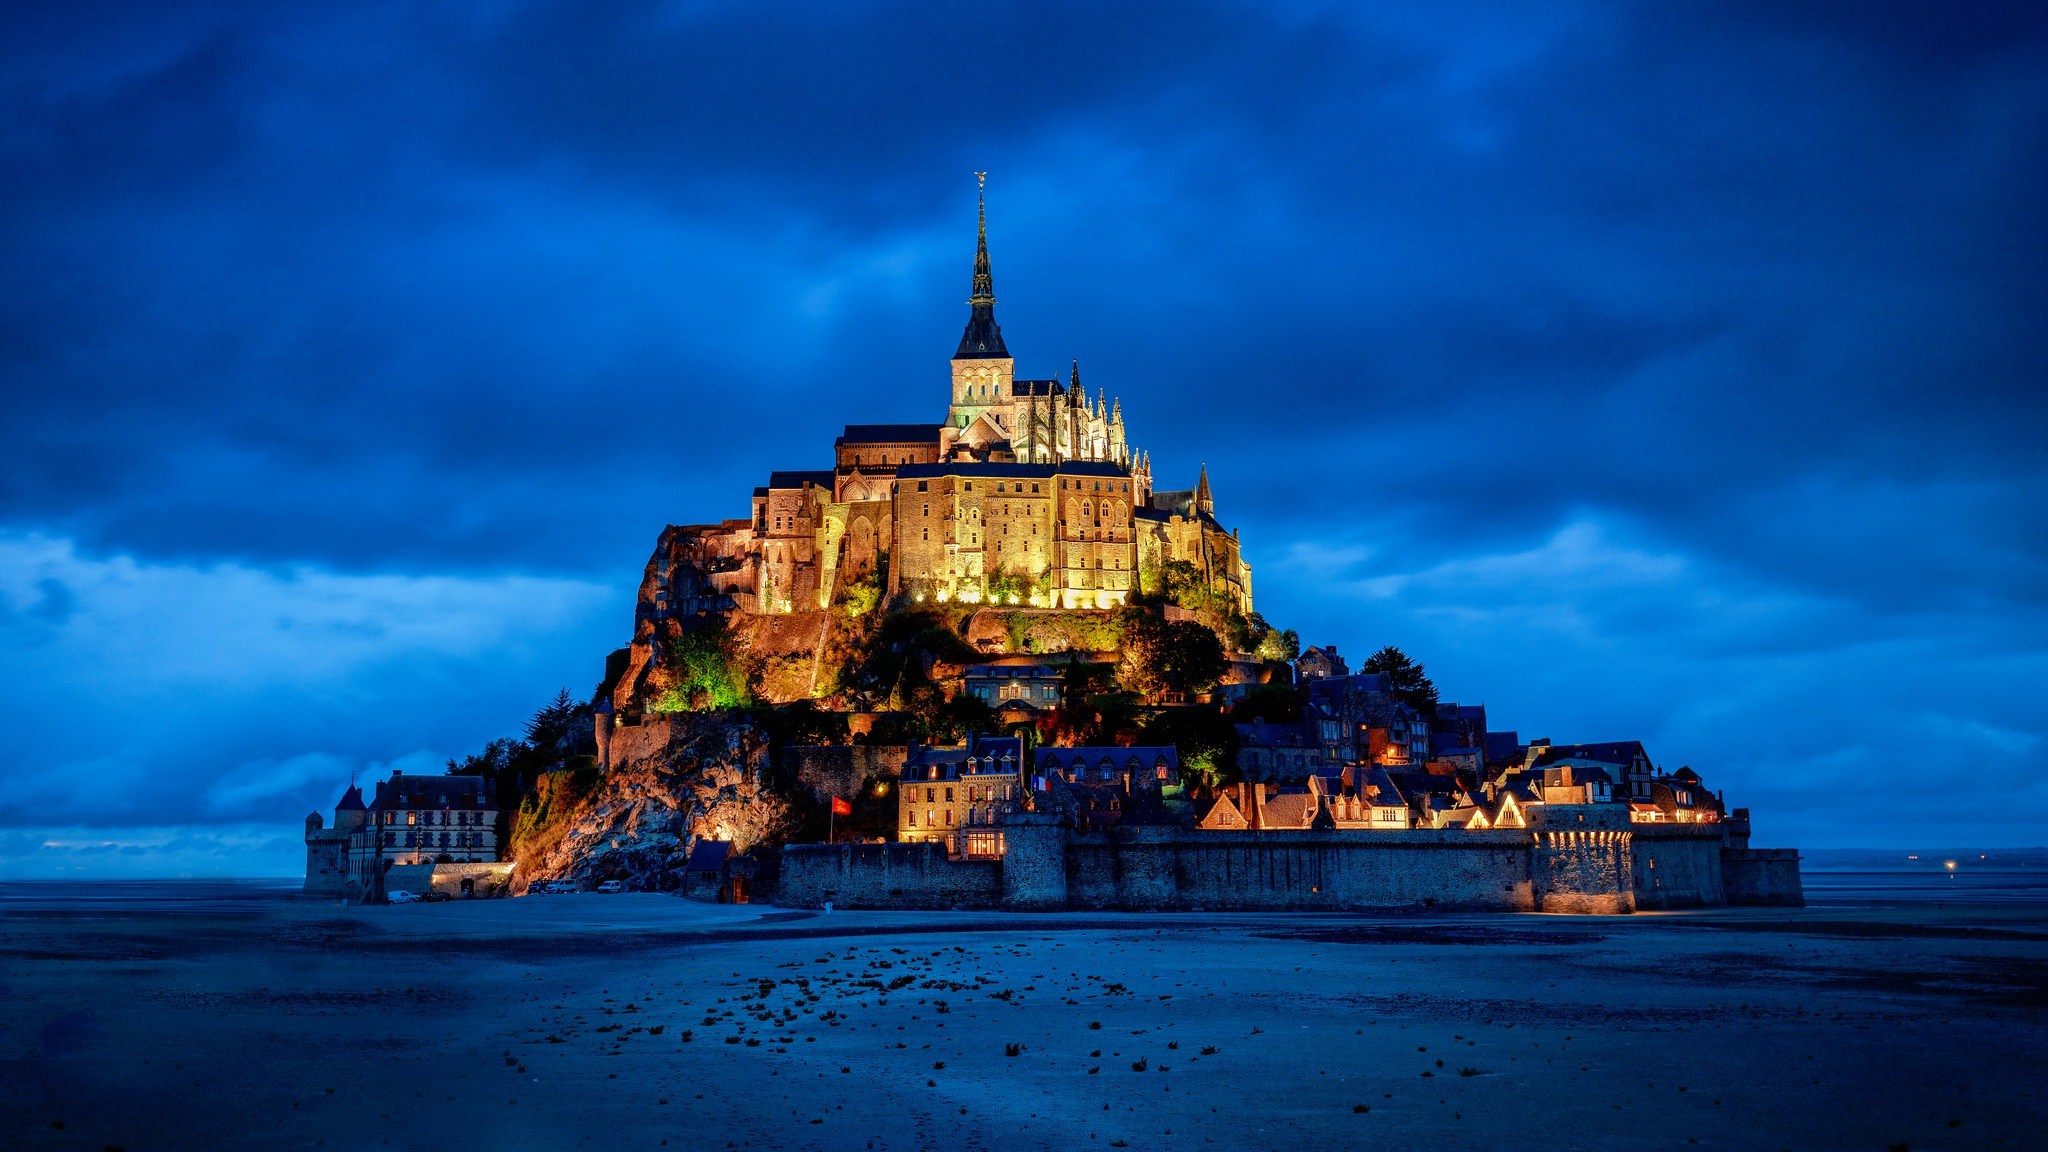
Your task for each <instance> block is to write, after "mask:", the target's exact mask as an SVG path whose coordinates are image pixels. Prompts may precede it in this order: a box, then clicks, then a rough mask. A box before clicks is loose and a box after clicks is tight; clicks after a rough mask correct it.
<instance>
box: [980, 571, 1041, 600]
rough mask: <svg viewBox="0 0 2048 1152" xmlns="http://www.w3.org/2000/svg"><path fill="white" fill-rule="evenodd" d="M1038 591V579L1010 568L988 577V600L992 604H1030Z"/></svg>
mask: <svg viewBox="0 0 2048 1152" xmlns="http://www.w3.org/2000/svg"><path fill="white" fill-rule="evenodd" d="M1037 591H1038V582H1037V581H1036V580H1033V579H1032V578H1031V577H1029V576H1025V575H1023V574H1021V573H1018V572H1012V571H1010V570H1008V569H1004V570H1003V571H1001V572H998V573H996V574H995V575H993V576H991V577H989V578H988V602H989V603H991V604H1029V603H1031V597H1032V596H1033V595H1034V594H1036V593H1037Z"/></svg>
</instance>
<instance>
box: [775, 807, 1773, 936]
mask: <svg viewBox="0 0 2048 1152" xmlns="http://www.w3.org/2000/svg"><path fill="white" fill-rule="evenodd" d="M1646 827H1653V828H1654V830H1653V831H1651V832H1649V833H1647V834H1646V833H1645V831H1644V829H1645V828H1646ZM1003 834H1004V839H1005V847H1006V851H1005V854H1004V857H1003V858H1002V859H1001V860H960V861H956V860H949V859H947V858H946V855H945V852H944V850H943V848H942V847H941V846H939V845H937V844H886V845H884V844H873V845H851V844H834V845H815V844H814V845H794V846H791V847H788V848H784V849H783V851H782V878H781V885H780V890H779V895H778V896H777V902H778V903H781V904H784V905H787V906H791V907H811V908H814V907H819V906H821V905H823V904H825V903H826V902H828V901H830V902H832V903H834V904H836V905H838V906H840V907H845V908H997V909H1006V910H1013V911H1023V910H1059V909H1124V910H1133V911H1136V910H1167V909H1186V910H1209V911H1310V910H1329V911H1340V910H1349V909H1359V908H1433V909H1446V910H1467V911H1485V912H1561V913H1578V914H1620V913H1628V912H1633V911H1635V910H1636V909H1637V908H1639V907H1643V908H1683V907H1703V906H1718V905H1722V904H1729V903H1790V904H1797V903H1800V902H1801V898H1800V894H1799V881H1798V875H1799V857H1798V853H1797V852H1795V851H1792V850H1790V849H1775V850H1770V849H1764V850H1760V849H1733V848H1723V846H1722V844H1723V838H1722V834H1721V831H1720V830H1719V829H1718V828H1714V827H1711V826H1704V825H1663V826H1644V825H1635V826H1630V825H1629V824H1628V823H1627V821H1626V818H1625V815H1624V814H1623V813H1617V812H1616V811H1615V806H1614V805H1562V804H1560V805H1546V806H1545V807H1544V809H1543V810H1541V811H1540V814H1539V815H1538V817H1537V819H1535V820H1533V821H1532V823H1531V827H1529V828H1527V829H1520V828H1515V829H1495V830H1487V831H1480V832H1472V831H1465V830H1460V829H1443V830H1437V831H1431V830H1406V831H1392V830H1390V831H1384V832H1375V831H1357V830H1344V831H1303V832H1196V831H1192V830H1187V829H1181V828H1173V827H1130V828H1118V829H1113V830H1110V831H1106V832H1091V833H1079V832H1075V831H1073V830H1072V829H1069V828H1066V827H1063V826H1061V825H1059V824H1058V823H1056V822H1055V821H1054V819H1053V818H1052V817H1049V816H1044V815H1040V814H1035V813H1027V814H1023V815H1021V816H1019V817H1013V818H1012V820H1011V821H1010V822H1007V823H1005V824H1004V825H1003ZM1731 877H1732V878H1731Z"/></svg>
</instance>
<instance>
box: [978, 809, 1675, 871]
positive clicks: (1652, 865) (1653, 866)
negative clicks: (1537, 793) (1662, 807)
mask: <svg viewBox="0 0 2048 1152" xmlns="http://www.w3.org/2000/svg"><path fill="white" fill-rule="evenodd" d="M952 826H953V810H952V809H951V808H948V809H946V827H948V828H951V827H952ZM1650 867H1652V868H1655V867H1656V865H1655V864H1654V863H1653V864H1651V865H1650Z"/></svg>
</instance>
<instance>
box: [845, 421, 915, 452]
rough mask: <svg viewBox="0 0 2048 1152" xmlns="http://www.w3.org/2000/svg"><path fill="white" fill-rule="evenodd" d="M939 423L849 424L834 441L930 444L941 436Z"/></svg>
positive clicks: (848, 442) (846, 442)
mask: <svg viewBox="0 0 2048 1152" xmlns="http://www.w3.org/2000/svg"><path fill="white" fill-rule="evenodd" d="M939 427H940V426H939V425H937V424H848V425H847V426H846V432H845V433H844V434H843V435H841V436H840V437H839V439H838V440H836V441H834V446H835V447H836V446H838V445H840V444H930V443H932V442H934V441H936V440H937V439H938V438H939Z"/></svg>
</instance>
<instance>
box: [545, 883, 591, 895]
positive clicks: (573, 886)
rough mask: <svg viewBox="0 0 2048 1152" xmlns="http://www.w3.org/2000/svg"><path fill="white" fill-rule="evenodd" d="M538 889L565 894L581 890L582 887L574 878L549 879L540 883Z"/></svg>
mask: <svg viewBox="0 0 2048 1152" xmlns="http://www.w3.org/2000/svg"><path fill="white" fill-rule="evenodd" d="M540 890H541V891H543V892H550V893H556V894H559V895H564V896H566V895H569V894H571V893H574V892H581V891H583V887H582V885H580V884H578V883H576V882H575V881H574V880H550V881H548V882H547V883H545V884H543V885H541V886H540Z"/></svg>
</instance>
